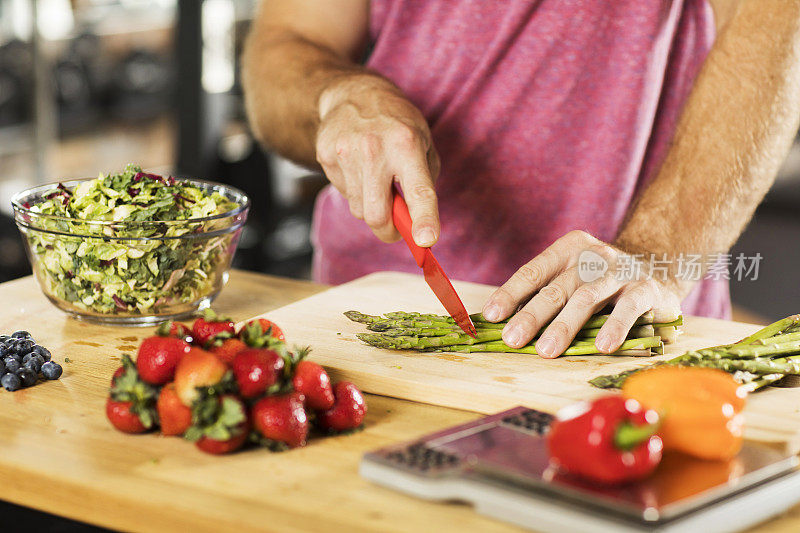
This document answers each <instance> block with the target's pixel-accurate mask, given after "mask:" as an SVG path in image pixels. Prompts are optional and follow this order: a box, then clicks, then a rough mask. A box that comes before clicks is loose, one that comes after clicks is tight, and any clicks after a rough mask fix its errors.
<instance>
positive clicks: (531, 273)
mask: <svg viewBox="0 0 800 533" xmlns="http://www.w3.org/2000/svg"><path fill="white" fill-rule="evenodd" d="M514 275H515V276H516V277H517V279H519V280H520V281H522V282H523V283H525V284H527V285H540V284H541V283H542V282H543V281H544V271H543V270H542V267H541V266H539V264H538V263H528V264H525V265H522V266H521V267H519V270H517V272H516V274H514ZM546 288H547V287H544V288H543V290H544V289H546ZM541 292H542V291H539V293H540V294H541Z"/></svg>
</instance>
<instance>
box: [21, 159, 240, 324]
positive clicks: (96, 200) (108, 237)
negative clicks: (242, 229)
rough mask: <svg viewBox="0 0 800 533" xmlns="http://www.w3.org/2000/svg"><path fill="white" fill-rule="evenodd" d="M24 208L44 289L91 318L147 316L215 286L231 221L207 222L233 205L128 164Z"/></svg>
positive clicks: (60, 189)
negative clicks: (89, 314)
mask: <svg viewBox="0 0 800 533" xmlns="http://www.w3.org/2000/svg"><path fill="white" fill-rule="evenodd" d="M25 207H28V209H29V212H30V219H31V225H30V226H29V231H27V232H26V234H27V238H28V240H29V243H30V246H31V253H32V254H33V255H34V256H35V258H34V259H35V260H38V262H39V265H38V268H39V270H40V274H41V275H40V279H42V278H43V281H44V283H45V285H46V286H45V290H46V292H48V293H49V294H50V295H51V296H53V297H56V298H58V299H61V300H65V301H67V302H69V303H70V304H72V305H74V306H75V307H77V308H79V309H83V310H87V311H92V312H95V313H100V314H112V313H133V314H149V313H160V312H163V310H164V309H165V308H169V307H171V306H174V305H179V304H185V303H188V302H194V301H196V300H198V299H200V298H202V297H204V296H206V295H208V294H210V293H212V292H213V291H214V290H215V289H217V288H218V284H219V279H218V278H219V276H220V275H221V270H223V269H225V268H227V265H228V264H229V261H230V256H229V255H230V253H231V250H230V244H231V239H232V238H233V235H232V233H231V232H226V231H224V230H225V228H226V227H229V226H231V220H229V219H227V218H226V217H219V218H211V219H208V217H213V216H214V215H221V214H224V213H228V212H231V211H233V210H234V209H236V208H237V207H238V206H237V204H236V203H235V202H233V201H231V200H230V199H228V198H226V197H225V196H223V195H221V194H219V193H218V192H209V191H206V190H204V189H202V188H200V187H198V186H196V185H195V184H193V183H191V182H189V181H184V180H179V179H175V178H173V177H172V176H169V177H162V176H159V175H156V174H150V173H147V172H143V171H142V169H141V168H140V167H138V166H136V165H128V166H126V167H125V170H123V171H122V172H120V173H117V174H109V175H105V176H104V175H102V174H101V175H100V177H98V178H97V179H94V180H87V181H84V182H82V183H81V184H80V185H78V186H77V187H74V188H72V189H70V188H68V187H65V186H64V185H62V184H58V186H56V187H55V188H54V189H53V191H52V192H49V193H47V194H45V195H44V196H43V197H41V198H40V200H39V201H36V202H35V203H34V204H33V205H26V206H25ZM37 215H42V216H37ZM196 219H205V220H196ZM181 221H186V222H181ZM217 230H223V231H217ZM34 266H37V265H34Z"/></svg>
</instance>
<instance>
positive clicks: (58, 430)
mask: <svg viewBox="0 0 800 533" xmlns="http://www.w3.org/2000/svg"><path fill="white" fill-rule="evenodd" d="M323 289H324V287H322V286H319V285H315V284H312V283H308V282H297V281H290V280H284V279H279V278H274V277H268V276H263V275H257V274H249V273H245V272H236V271H235V272H233V273H232V275H231V281H230V283H229V285H228V287H226V289H225V290H224V291H223V293H222V295H221V296H220V298H219V300H218V301H217V303H216V305H215V308H217V309H218V310H219V311H221V312H223V313H225V314H228V315H231V316H233V317H234V319H236V320H242V319H245V318H247V317H249V316H253V315H256V314H259V313H262V312H264V311H265V310H269V309H271V308H277V307H280V306H283V305H286V304H288V303H290V302H293V301H295V300H298V299H300V298H304V297H306V296H310V295H312V294H314V293H317V292H319V291H321V290H323ZM0 302H2V306H0V331H3V332H10V331H13V330H17V329H27V330H28V331H30V332H31V333H32V334H33V335H34V336H35V337H36V338H37V340H39V341H41V342H42V343H43V344H44V345H46V346H48V347H50V348H51V349H52V351H53V354H54V358H55V359H56V360H58V361H59V362H62V361H64V359H65V358H66V357H68V358H69V359H70V361H71V362H70V363H66V364H64V369H65V371H64V376H63V377H62V379H61V380H59V381H56V382H47V383H43V384H39V385H37V386H36V387H33V388H30V389H26V390H22V391H18V392H14V393H9V392H6V391H0V478H2V480H3V489H2V491H0V498H2V499H4V500H6V501H10V502H13V503H17V504H20V505H25V506H28V507H33V508H37V509H41V510H44V511H47V512H50V513H54V514H58V515H62V516H65V517H69V518H73V519H77V520H82V521H85V522H90V523H93V524H98V525H102V526H106V527H110V528H114V529H122V530H130V531H237V532H238V531H320V530H322V529H325V530H326V531H381V532H383V531H450V530H458V531H498V532H500V531H518V530H517V529H516V528H512V527H510V526H507V525H505V524H502V523H500V522H495V521H492V520H488V519H485V518H483V517H481V516H479V515H477V514H475V513H474V512H472V510H471V509H469V508H468V507H465V506H462V505H451V504H447V505H446V504H433V503H427V502H423V501H419V500H416V499H413V498H410V497H406V496H404V495H402V494H398V493H395V492H392V491H389V490H387V489H383V488H380V487H376V486H374V485H372V484H370V483H368V482H367V481H365V480H363V479H361V478H360V477H359V476H358V474H357V465H358V461H359V459H360V457H361V455H362V454H363V453H365V452H367V451H369V450H372V449H375V448H377V447H381V446H385V445H387V444H390V443H393V442H397V441H400V440H407V439H412V438H415V437H417V436H420V435H423V434H426V433H429V432H432V431H436V430H439V429H443V428H445V427H448V426H451V425H454V424H460V423H464V422H466V421H468V420H472V419H474V418H476V417H477V416H478V415H477V414H475V413H470V412H466V411H460V410H454V409H447V408H443V407H436V406H431V405H425V404H420V403H413V402H409V401H403V400H397V399H392V398H386V397H380V396H372V395H370V396H369V397H368V404H369V413H368V416H367V421H366V429H365V431H363V432H361V433H358V434H355V435H352V436H343V437H336V438H326V439H317V440H314V441H312V442H311V444H310V445H309V446H308V447H307V448H304V449H300V450H295V451H291V452H287V453H282V454H271V453H269V452H267V451H264V450H252V451H247V452H243V453H239V454H235V455H232V456H228V457H212V456H208V455H206V454H203V453H202V452H200V451H197V450H196V449H195V448H194V447H193V446H192V445H191V444H189V443H186V442H184V441H182V440H181V439H178V438H163V437H159V436H158V435H154V434H150V435H141V436H129V435H124V434H122V433H119V432H117V431H115V430H113V429H112V428H111V426H110V425H109V424H108V422H107V421H106V420H105V415H104V412H103V406H104V402H105V397H106V395H107V393H108V383H109V379H110V377H111V374H112V372H113V371H114V369H115V368H116V367H117V365H118V364H119V356H120V354H121V353H123V352H132V351H133V348H132V347H133V346H135V345H136V343H137V342H138V341H139V340H140V339H142V338H144V337H145V336H147V335H149V334H150V332H151V331H152V330H151V329H125V328H112V327H101V326H95V325H90V324H84V323H81V322H77V321H75V320H73V319H70V318H67V317H66V316H65V315H64V314H62V313H61V312H60V311H58V310H57V309H55V308H54V307H52V306H51V305H50V304H49V303H48V302H47V300H46V299H45V298H44V297H43V296H42V295H41V293H40V292H39V290H38V288H37V287H36V285H35V282H34V281H33V279H32V278H23V279H20V280H16V281H13V282H9V283H5V284H2V285H0ZM384 303H385V305H386V306H387V307H391V308H399V307H401V306H402V305H403V302H402V301H399V302H391V301H388V300H387V301H385V302H384ZM281 325H282V326H288V324H281ZM317 355H319V356H322V350H318V354H316V355H314V354H312V359H314V358H316V357H317ZM316 360H319V358H317V359H316ZM798 529H800V507H798V508H796V509H793V510H792V511H791V512H790V513H788V514H787V515H786V516H784V517H782V518H780V519H777V520H773V521H771V522H769V523H767V524H765V525H763V526H761V527H760V528H759V529H758V531H765V532H767V531H768V532H789V531H797V530H798Z"/></svg>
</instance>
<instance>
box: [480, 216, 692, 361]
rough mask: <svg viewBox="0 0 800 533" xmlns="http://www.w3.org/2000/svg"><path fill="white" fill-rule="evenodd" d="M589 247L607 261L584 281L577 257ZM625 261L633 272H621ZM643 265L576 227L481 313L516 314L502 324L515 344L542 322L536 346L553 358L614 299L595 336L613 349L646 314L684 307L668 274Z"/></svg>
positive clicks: (606, 348) (519, 344)
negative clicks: (658, 274)
mask: <svg viewBox="0 0 800 533" xmlns="http://www.w3.org/2000/svg"><path fill="white" fill-rule="evenodd" d="M585 252H593V253H594V254H597V255H599V256H600V257H602V259H603V260H605V261H606V263H607V265H608V268H607V270H606V271H605V273H604V274H603V275H602V276H600V277H598V278H597V279H593V280H589V281H582V279H581V277H583V278H584V279H587V276H585V275H584V276H581V275H579V257H580V256H581V253H585ZM591 257H597V256H591ZM598 259H599V258H598ZM623 262H625V263H627V265H626V266H628V265H630V267H632V268H630V267H629V268H627V269H626V272H627V273H634V274H633V275H625V276H620V275H618V271H617V270H618V266H619V265H621V264H623ZM645 267H646V265H644V264H643V263H642V262H641V261H640V260H638V259H637V258H636V257H635V256H631V255H629V254H626V253H625V252H623V251H621V250H619V249H618V248H616V247H614V246H611V245H610V244H607V243H604V242H602V241H600V240H598V239H596V238H594V237H592V236H591V235H589V234H588V233H586V232H583V231H572V232H570V233H568V234H566V235H565V236H563V237H561V238H560V239H558V240H557V241H555V242H554V243H553V244H552V245H551V246H549V247H548V248H547V249H545V250H544V251H543V252H542V253H541V254H539V255H538V256H536V257H534V258H533V259H532V260H531V261H529V262H528V263H527V264H525V265H523V266H522V267H521V268H520V269H519V270H517V272H516V273H515V274H514V275H513V276H511V278H510V279H509V280H508V281H507V282H506V283H505V284H504V285H503V286H502V287H500V288H499V289H497V290H496V291H495V292H494V294H492V296H491V297H490V298H489V300H488V301H487V302H486V304H485V306H484V308H483V314H484V316H485V317H486V318H487V319H488V320H492V321H495V322H498V321H500V320H504V319H506V318H508V317H509V316H511V315H512V314H513V315H514V316H513V317H512V318H511V319H510V320H509V321H508V324H507V325H506V326H505V328H504V329H503V341H505V343H506V344H508V345H509V346H511V347H513V348H520V347H522V346H525V345H526V344H528V343H529V342H530V341H531V339H533V338H534V336H536V334H537V333H538V332H539V331H540V330H541V329H542V328H543V327H544V332H542V334H541V336H540V337H539V338H538V339H537V340H536V344H535V345H536V350H537V352H538V353H539V354H540V355H541V356H542V357H547V358H553V357H558V356H559V355H561V354H562V353H563V352H564V350H566V349H567V347H568V346H569V345H570V343H571V342H572V340H573V339H574V338H575V336H576V335H577V333H578V331H579V330H580V329H581V327H582V326H583V325H584V324H585V323H586V321H587V320H589V318H590V317H591V316H592V315H593V314H595V313H596V312H598V311H599V310H600V309H602V308H603V307H605V306H606V305H608V304H613V305H614V309H613V311H612V312H611V314H610V316H609V318H608V320H607V321H606V323H605V324H604V325H603V326H602V328H601V329H600V332H599V333H598V334H597V339H596V340H595V346H596V347H597V349H598V350H599V351H601V352H603V353H611V352H614V351H615V350H617V349H618V348H619V346H620V345H621V344H622V343H623V342H624V340H625V337H626V336H627V334H628V331H629V330H630V329H631V327H633V325H634V322H636V319H637V318H639V317H640V316H641V315H642V314H644V313H646V312H647V311H649V310H651V309H670V310H673V309H675V310H677V309H679V308H680V298H679V297H678V290H677V289H678V285H677V283H675V282H674V281H673V280H671V278H669V277H668V276H666V275H665V276H663V279H662V280H656V279H654V278H653V277H652V276H650V275H649V274H648V272H647V269H646V268H645ZM526 302H527V303H526ZM515 311H516V314H515Z"/></svg>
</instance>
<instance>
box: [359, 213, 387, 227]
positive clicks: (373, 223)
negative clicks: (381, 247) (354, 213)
mask: <svg viewBox="0 0 800 533" xmlns="http://www.w3.org/2000/svg"><path fill="white" fill-rule="evenodd" d="M389 218H390V215H389V212H388V211H386V210H385V209H365V210H364V222H366V223H367V225H368V226H369V227H371V228H382V227H384V226H386V225H387V224H389Z"/></svg>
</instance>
